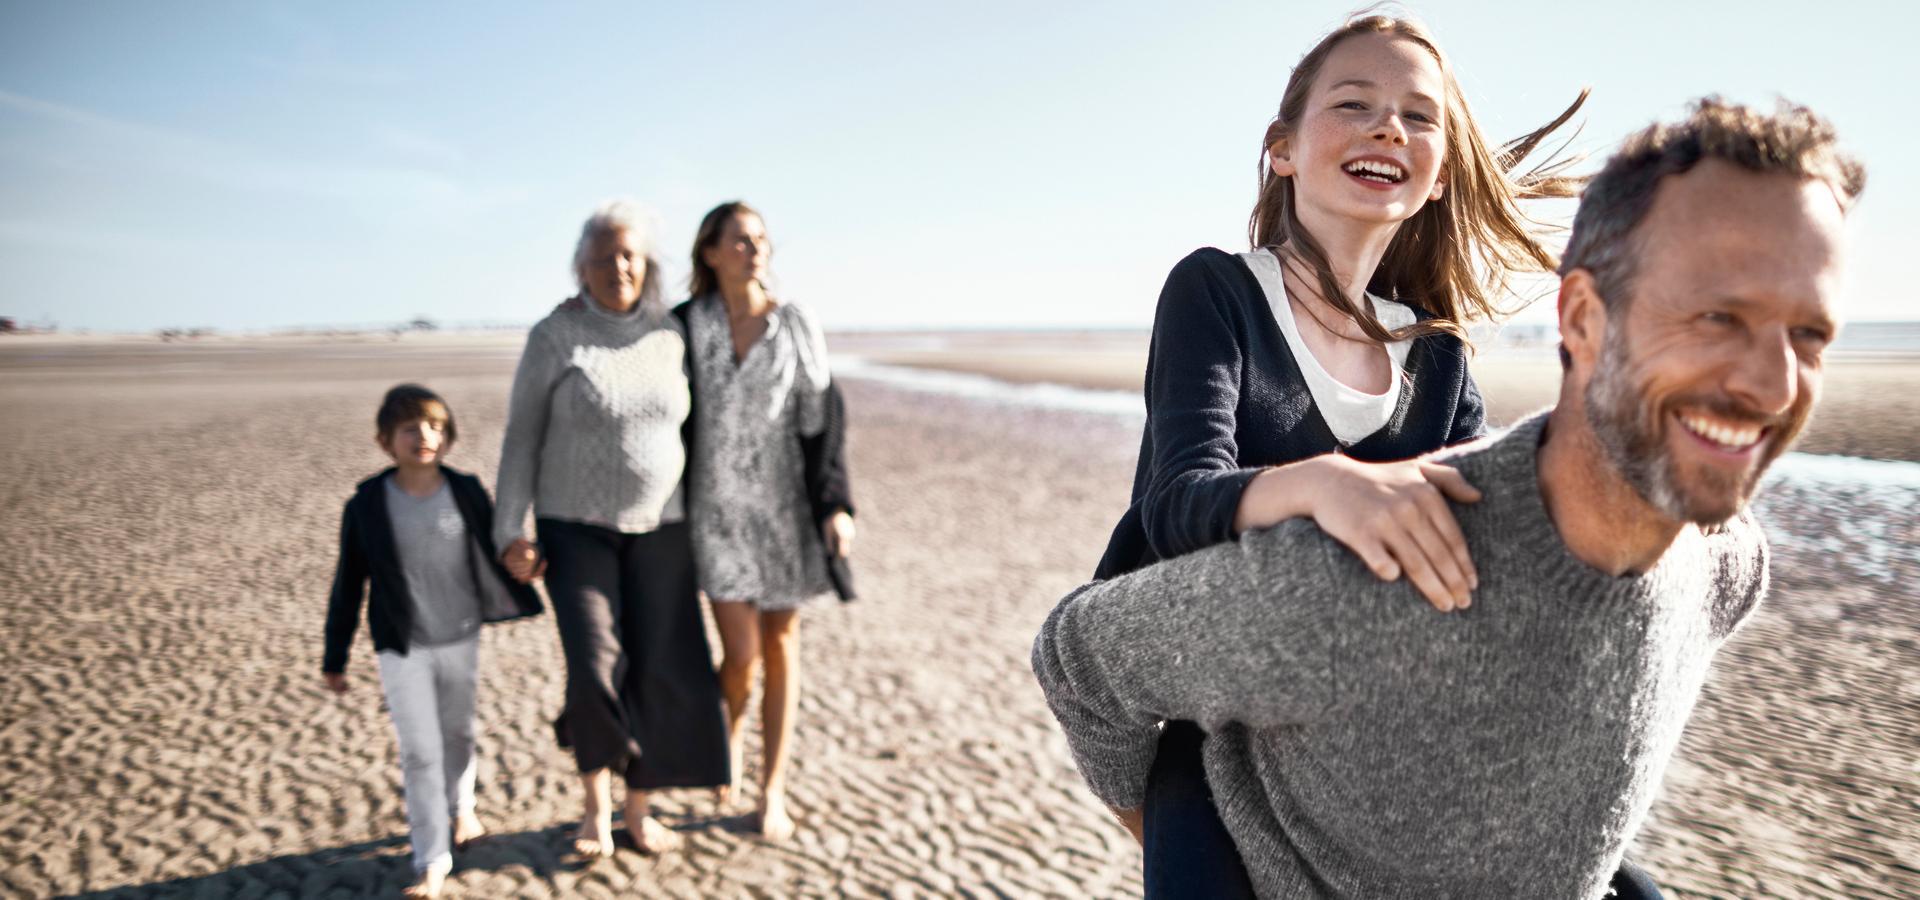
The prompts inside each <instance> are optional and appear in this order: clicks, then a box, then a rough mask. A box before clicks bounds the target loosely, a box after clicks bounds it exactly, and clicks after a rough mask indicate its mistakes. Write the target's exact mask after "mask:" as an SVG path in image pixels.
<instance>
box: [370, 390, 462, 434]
mask: <svg viewBox="0 0 1920 900" xmlns="http://www.w3.org/2000/svg"><path fill="white" fill-rule="evenodd" d="M435 407H438V408H437V409H436V408H435ZM442 416H444V417H445V427H443V428H442V429H441V431H442V433H444V434H445V435H446V436H447V446H449V447H451V446H453V441H454V439H455V438H457V437H459V434H460V432H459V429H457V428H455V427H454V425H453V407H451V406H448V405H447V401H445V400H442V399H440V395H439V394H436V393H434V392H432V391H430V390H427V389H426V388H425V387H422V386H420V385H417V384H398V385H394V386H393V389H392V390H389V391H387V395H386V396H385V397H382V398H381V399H380V411H379V412H377V413H374V414H373V425H374V427H375V428H377V429H379V432H378V434H379V435H380V440H381V441H383V442H385V441H391V440H393V430H394V429H395V428H399V427H400V426H402V425H405V424H406V423H408V422H411V421H413V420H415V419H429V418H440V417H442Z"/></svg>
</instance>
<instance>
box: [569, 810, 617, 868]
mask: <svg viewBox="0 0 1920 900" xmlns="http://www.w3.org/2000/svg"><path fill="white" fill-rule="evenodd" d="M573 852H575V853H578V854H580V855H581V856H584V857H587V858H588V859H604V858H606V857H609V856H612V855H613V813H611V812H609V811H607V810H605V809H600V810H588V811H587V814H586V815H585V816H582V817H581V818H580V829H579V830H578V831H575V832H574V833H573Z"/></svg>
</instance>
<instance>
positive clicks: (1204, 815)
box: [1143, 722, 1661, 900]
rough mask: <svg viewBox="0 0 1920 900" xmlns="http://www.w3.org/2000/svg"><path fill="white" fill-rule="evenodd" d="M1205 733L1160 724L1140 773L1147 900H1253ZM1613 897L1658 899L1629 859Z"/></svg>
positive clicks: (1615, 879)
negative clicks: (1211, 775)
mask: <svg viewBox="0 0 1920 900" xmlns="http://www.w3.org/2000/svg"><path fill="white" fill-rule="evenodd" d="M1205 740H1206V733H1205V732H1203V731H1201V730H1200V726H1198V725H1195V724H1193V723H1192V722H1168V723H1167V727H1166V729H1165V730H1164V731H1162V732H1161V733H1160V749H1159V753H1158V755H1156V756H1155V757H1154V760H1153V770H1152V774H1150V775H1148V776H1147V808H1146V810H1145V814H1146V846H1145V848H1144V851H1145V852H1144V854H1143V856H1144V860H1145V863H1146V872H1145V882H1146V896H1147V900H1170V898H1176V897H1206V898H1220V900H1241V898H1245V900H1253V896H1254V894H1253V882H1252V881H1250V880H1248V878H1247V866H1246V863H1244V862H1242V861H1241V860H1240V851H1239V850H1238V849H1237V848H1235V847H1234V845H1233V838H1232V836H1230V835H1228V834H1227V826H1226V825H1225V824H1224V823H1222V822H1221V821H1220V813H1219V811H1218V810H1217V809H1216V808H1215V807H1214V805H1213V791H1212V790H1211V789H1209V788H1208V787H1207V774H1206V770H1205V768H1203V766H1202V765H1201V758H1200V745H1201V743H1202V742H1203V741H1205ZM1611 896H1613V897H1615V898H1618V900H1660V896H1661V895H1660V888H1659V887H1657V886H1655V885H1654V883H1653V879H1652V878H1651V877H1649V876H1648V875H1647V873H1646V872H1645V871H1643V870H1642V869H1641V868H1640V867H1639V866H1636V865H1634V864H1633V862H1632V861H1631V860H1628V859H1626V858H1624V857H1623V858H1622V859H1621V860H1620V869H1619V871H1617V872H1615V873H1613V894H1612V895H1611Z"/></svg>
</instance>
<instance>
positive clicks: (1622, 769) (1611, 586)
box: [1033, 415, 1767, 898]
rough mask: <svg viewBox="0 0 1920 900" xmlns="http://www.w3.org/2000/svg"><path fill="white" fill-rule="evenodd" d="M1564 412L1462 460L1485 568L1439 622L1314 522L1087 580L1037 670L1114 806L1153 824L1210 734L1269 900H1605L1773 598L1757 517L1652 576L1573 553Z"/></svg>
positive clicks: (1232, 815) (1674, 558)
mask: <svg viewBox="0 0 1920 900" xmlns="http://www.w3.org/2000/svg"><path fill="white" fill-rule="evenodd" d="M1545 426H1546V417H1545V415H1540V416H1536V417H1534V418H1531V419H1529V420H1527V421H1525V422H1522V423H1520V424H1519V425H1517V426H1515V427H1514V428H1513V429H1511V430H1509V431H1507V432H1505V433H1503V434H1500V435H1497V436H1495V437H1493V438H1489V439H1487V440H1484V441H1479V442H1475V443H1472V444H1468V445H1465V446H1462V447H1459V448H1455V449H1454V450H1450V451H1448V452H1446V453H1444V454H1442V455H1441V457H1440V458H1443V459H1447V460H1449V461H1450V462H1451V463H1452V464H1453V465H1456V466H1458V467H1459V469H1460V471H1461V473H1462V474H1464V475H1465V476H1466V479H1467V481H1469V482H1471V483H1472V484H1474V485H1475V486H1476V487H1478V488H1480V489H1481V491H1482V492H1483V494H1484V499H1483V500H1481V501H1480V502H1479V503H1477V504H1470V505H1458V506H1455V507H1454V512H1455V514H1456V515H1457V516H1458V518H1459V521H1460V527H1461V529H1462V530H1463V531H1464V532H1465V533H1466V537H1467V544H1468V547H1469V548H1470V549H1471V551H1472V552H1473V556H1474V562H1475V565H1476V566H1477V567H1478V569H1479V573H1480V588H1479V590H1478V591H1477V592H1476V593H1475V594H1474V603H1473V606H1472V607H1470V608H1468V609H1467V610H1464V611H1461V612H1454V613H1438V612H1435V611H1433V610H1432V609H1431V608H1430V607H1428V606H1427V604H1426V603H1424V602H1422V601H1421V600H1420V599H1419V598H1418V596H1417V595H1416V593H1415V592H1414V590H1413V589H1412V588H1411V587H1409V586H1408V585H1407V583H1406V582H1405V581H1395V582H1381V581H1379V580H1378V579H1376V578H1375V577H1373V576H1372V575H1371V574H1369V572H1368V570H1367V569H1366V568H1365V567H1364V566H1363V565H1362V564H1361V563H1360V562H1359V560H1358V559H1357V558H1356V557H1355V556H1354V555H1353V554H1351V553H1349V552H1347V551H1346V550H1345V549H1344V548H1343V547H1341V546H1340V545H1339V544H1337V543H1335V542H1334V541H1333V540H1332V539H1331V538H1328V537H1327V536H1325V535H1324V534H1323V533H1322V532H1320V530H1319V529H1318V528H1316V527H1315V526H1314V525H1313V523H1312V522H1310V521H1305V520H1295V521H1289V522H1286V523H1283V524H1281V525H1280V526H1279V527H1277V528H1273V529H1270V530H1267V531H1262V532H1254V533H1251V534H1248V535H1245V536H1244V537H1242V538H1241V539H1240V540H1239V541H1238V542H1237V543H1230V544H1221V545H1217V546H1214V547H1211V548H1208V549H1206V550H1202V551H1199V552H1197V553H1192V554H1189V555H1187V556H1182V557H1179V558H1176V559H1173V560H1169V561H1167V562H1163V563H1159V564H1157V565H1154V566H1151V567H1149V568H1146V569H1142V570H1140V571H1138V572H1135V573H1133V574H1131V575H1126V576H1122V577H1119V578H1114V579H1110V580H1108V581H1104V582H1095V583H1093V584H1089V585H1086V586H1084V587H1082V588H1080V589H1079V590H1076V591H1075V592H1073V593H1072V594H1070V595H1068V596H1067V598H1066V599H1064V600H1062V601H1061V602H1060V605H1059V606H1058V607H1057V608H1056V609H1055V610H1054V611H1053V613H1052V615H1050V616H1049V617H1048V618H1047V622H1046V624H1045V625H1044V626H1043V627H1042V628H1041V631H1040V636H1039V637H1038V638H1037V639H1036V640H1035V641H1034V645H1033V668H1034V673H1035V674H1036V675H1037V676H1038V677H1039V681H1040V686H1041V687H1042V689H1044V690H1045V692H1046V696H1047V702H1048V704H1049V705H1051V706H1052V708H1053V712H1054V715H1055V716H1056V717H1058V718H1059V720H1060V724H1061V726H1062V728H1063V729H1064V730H1065V731H1066V734H1067V743H1068V745H1069V746H1070V747H1071V749H1072V751H1073V755H1074V759H1075V760H1076V761H1077V762H1078V763H1079V766H1080V771H1081V774H1083V775H1084V776H1085V777H1086V779H1087V782H1088V784H1089V785H1091V786H1092V788H1093V792H1094V793H1095V794H1096V795H1098V796H1099V797H1100V799H1102V800H1104V801H1106V802H1107V803H1108V804H1109V805H1111V806H1115V807H1120V808H1133V807H1137V806H1139V805H1140V803H1141V801H1142V797H1143V795H1144V792H1145V785H1146V780H1147V771H1148V769H1149V767H1150V766H1151V764H1152V762H1153V755H1154V747H1155V740H1156V737H1157V735H1158V732H1157V729H1156V726H1157V725H1158V723H1159V722H1161V721H1163V720H1169V719H1190V720H1194V721H1197V722H1199V723H1200V724H1201V726H1202V727H1204V728H1205V729H1206V730H1207V732H1208V734H1209V737H1208V740H1207V743H1206V751H1205V765H1206V772H1207V779H1208V782H1209V785H1210V786H1211V788H1212V790H1213V795H1214V802H1215V804H1216V805H1217V806H1218V808H1219V811H1220V816H1221V819H1222V820H1223V821H1224V822H1225V823H1226V826H1227V830H1228V832H1229V833H1230V834H1232V836H1233V840H1234V843H1235V844H1236V845H1237V846H1238V848H1239V850H1240V854H1241V856H1242V857H1243V859H1244V860H1245V861H1246V864H1247V869H1248V873H1249V874H1250V875H1251V876H1252V879H1253V884H1254V886H1255V888H1256V890H1257V891H1258V892H1259V894H1260V896H1262V897H1289V898H1291V897H1368V898H1372V897H1466V896H1475V897H1479V896H1486V897H1527V898H1535V897H1538V898H1575V897H1599V896H1601V894H1602V893H1603V892H1604V891H1605V890H1606V886H1607V882H1608V879H1609V877H1610V876H1611V875H1612V874H1613V872H1614V870H1615V868H1616V867H1617V866H1618V864H1619V861H1620V856H1621V854H1622V852H1623V851H1624V849H1625V847H1626V844H1627V841H1628V839H1630V838H1631V837H1632V836H1633V833H1634V831H1635V830H1636V829H1637V828H1638V827H1639V824H1640V820H1641V818H1642V817H1643V816H1644V815H1645V813H1646V811H1647V808H1648V806H1649V805H1650V804H1651V803H1652V801H1653V796H1654V790H1655V788H1656V787H1657V786H1658V785H1659V782H1660V777H1661V773H1662V771H1663V770H1664V768H1665V766H1666V763H1667V760H1668V758H1669V757H1670V756H1671V755H1672V753H1673V749H1674V747H1675V746H1676V744H1677V743H1678V742H1679V739H1680V731H1681V728H1682V727H1683V726H1684V725H1685V724H1686V720H1687V716H1688V715H1689V714H1690V712H1691V711H1692V708H1693V703H1694V699H1695V698H1696V697H1697V696H1698V694H1699V691H1700V686H1701V683H1702V681H1703V680H1704V679H1705V677H1706V672H1707V665H1708V662H1709V660H1710V659H1711V657H1712V656H1713V653H1714V651H1715V650H1716V649H1717V648H1718V647H1719V646H1720V644H1721V642H1722V641H1724V640H1725V639H1726V637H1727V635H1728V634H1729V633H1730V632H1731V631H1732V630H1733V629H1734V628H1735V627H1736V626H1737V625H1738V624H1739V623H1740V622H1741V621H1742V620H1743V619H1745V618H1746V616H1747V615H1748V614H1749V613H1751V612H1752V610H1753V608H1754V606H1755V604H1756V603H1757V602H1758V601H1759V599H1760V596H1761V594H1762V593H1764V592H1765V589H1766V581H1767V561H1766V552H1767V551H1766V542H1765V539H1764V537H1763V536H1762V535H1761V533H1760V529H1759V527H1758V525H1757V524H1755V523H1754V522H1753V520H1752V519H1751V518H1750V517H1749V516H1748V515H1746V514H1743V515H1742V516H1741V517H1739V518H1738V519H1736V520H1734V521H1733V522H1730V523H1728V525H1727V527H1725V528H1724V529H1720V530H1718V531H1717V532H1715V533H1713V534H1703V533H1702V532H1701V531H1699V530H1697V529H1693V528H1688V529H1685V530H1683V531H1682V533H1681V537H1680V538H1679V539H1678V540H1677V541H1676V542H1675V544H1674V545H1673V546H1672V547H1671V548H1670V549H1669V550H1668V551H1667V552H1666V554H1665V555H1664V556H1663V557H1662V559H1661V560H1660V562H1659V563H1658V564H1657V565H1656V566H1655V567H1654V568H1653V569H1652V570H1650V571H1648V572H1647V573H1645V574H1644V575H1640V576H1636V577H1620V578H1616V577H1611V576H1608V575H1606V574H1604V573H1601V572H1599V571H1598V570H1595V569H1593V568H1591V567H1589V566H1587V565H1585V564H1584V563H1582V562H1580V561H1579V560H1577V559H1575V558H1574V557H1573V556H1572V555H1571V554H1570V553H1569V552H1568V551H1567V549H1566V546H1565V545H1564V544H1562V543H1561V541H1560V539H1559V534H1558V532H1557V531H1555V529H1554V526H1553V522H1552V521H1551V520H1550V519H1549V518H1548V515H1547V511H1546V507H1545V505H1544V503H1543V501H1542V499H1541V495H1540V488H1539V484H1538V469H1537V465H1536V462H1535V455H1536V453H1537V451H1538V447H1539V443H1540V440H1541V436H1542V434H1543V433H1544V429H1545Z"/></svg>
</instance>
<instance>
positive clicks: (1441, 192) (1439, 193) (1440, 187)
mask: <svg viewBox="0 0 1920 900" xmlns="http://www.w3.org/2000/svg"><path fill="white" fill-rule="evenodd" d="M1446 193H1447V180H1446V179H1444V178H1436V179H1434V181H1433V190H1432V191H1431V192H1429V193H1428V194H1427V202H1428V203H1439V202H1440V198H1441V197H1443V196H1446Z"/></svg>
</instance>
